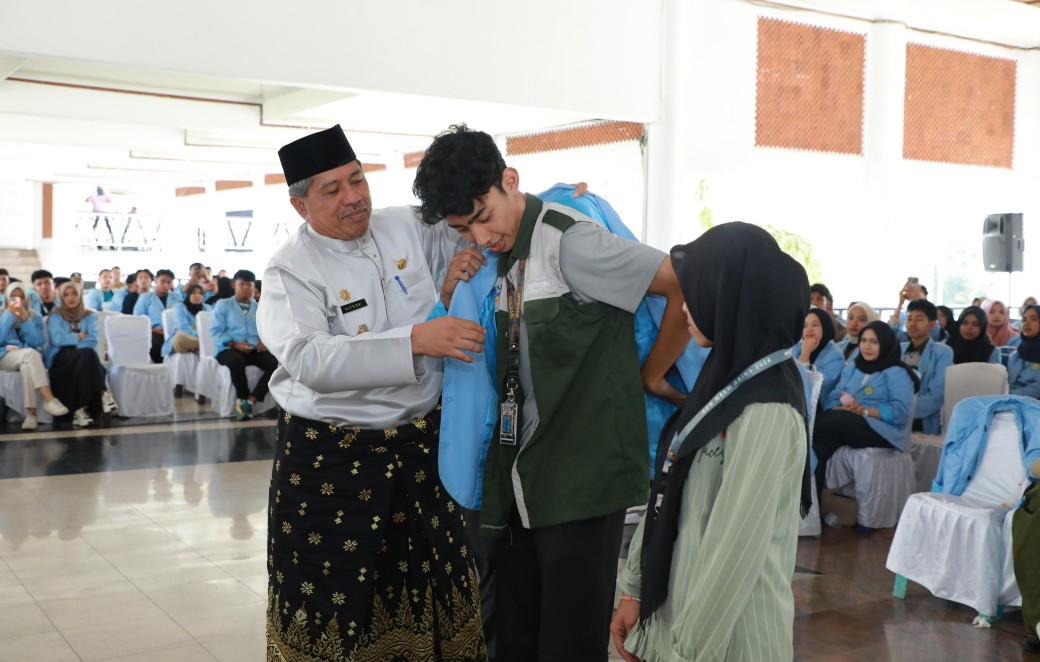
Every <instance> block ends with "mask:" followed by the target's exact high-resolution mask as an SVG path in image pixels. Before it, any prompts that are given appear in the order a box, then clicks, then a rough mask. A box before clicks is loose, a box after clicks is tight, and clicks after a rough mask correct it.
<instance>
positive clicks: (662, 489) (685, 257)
mask: <svg viewBox="0 0 1040 662" xmlns="http://www.w3.org/2000/svg"><path fill="white" fill-rule="evenodd" d="M671 258H672V264H673V265H674V267H675V273H676V276H677V277H678V279H679V283H680V286H681V287H682V292H683V297H684V298H685V299H686V304H685V306H684V308H685V309H686V310H687V315H688V319H687V323H688V325H689V327H690V334H691V335H692V336H693V338H694V340H695V341H696V342H697V344H698V345H700V346H701V347H711V348H712V350H711V352H710V353H709V354H708V358H707V359H706V361H705V363H704V367H703V368H702V369H701V372H700V375H699V376H698V378H697V381H696V383H695V384H694V386H693V390H692V391H691V392H690V395H689V397H688V398H687V399H686V402H685V403H684V404H683V406H682V408H681V409H680V410H679V411H678V412H677V413H676V414H675V415H674V416H673V417H672V418H671V419H670V420H669V422H668V423H667V424H666V425H665V429H664V431H663V433H662V435H661V438H660V442H661V443H660V445H659V447H658V452H657V472H656V474H655V478H654V483H653V486H652V487H651V495H650V503H649V507H648V509H647V514H646V517H645V518H644V520H643V522H642V523H641V524H640V525H639V528H638V529H637V530H636V532H635V535H634V536H633V538H632V547H631V549H630V550H629V555H628V560H627V563H626V566H625V569H624V570H623V571H622V573H621V575H620V576H619V578H618V587H619V588H620V590H621V601H620V604H619V606H618V610H617V611H616V612H615V615H614V619H613V621H612V622H611V634H612V636H613V638H614V643H615V645H616V646H617V649H618V651H620V652H621V654H622V656H623V657H624V658H625V659H626V660H628V661H630V662H631V661H632V660H635V659H637V657H636V656H638V658H641V659H644V660H669V661H670V660H680V659H681V660H718V659H723V658H725V659H747V660H766V659H768V660H784V659H787V660H790V659H792V657H793V636H792V635H793V624H794V596H793V594H792V592H791V578H792V576H793V573H794V561H795V551H796V546H797V538H798V520H799V506H800V505H801V506H802V507H805V508H806V509H807V508H808V507H809V505H811V493H810V491H809V485H810V482H809V467H808V461H807V457H806V455H807V442H806V404H805V392H804V387H803V382H802V377H801V372H800V370H799V368H798V366H797V365H796V364H795V362H794V361H791V360H789V359H787V358H786V357H787V356H788V355H789V353H790V348H791V346H792V345H794V343H795V341H797V340H798V337H799V335H800V334H801V330H802V326H803V325H804V320H805V314H806V309H807V308H808V302H809V281H808V279H807V278H806V275H805V270H804V269H802V267H801V266H800V265H799V264H798V263H797V262H795V261H794V260H793V259H791V258H790V257H789V256H788V255H787V254H785V253H784V252H782V251H781V250H780V247H779V246H777V244H776V241H775V240H774V239H773V238H772V237H771V236H769V234H768V233H767V232H765V231H764V230H762V229H761V228H758V227H755V226H752V225H748V224H745V223H726V224H723V225H719V226H716V227H714V228H712V229H711V230H708V231H707V232H706V233H704V234H703V235H702V236H701V237H700V238H699V239H697V240H696V241H694V242H693V243H691V244H687V245H685V246H676V247H675V248H673V249H672V253H671ZM828 321H829V320H828ZM767 357H772V358H771V360H770V362H764V361H763V359H766V358H767ZM763 363H764V365H763ZM756 365H758V366H760V367H762V368H763V369H762V370H761V371H760V372H758V373H757V374H754V375H753V376H750V377H748V378H746V379H745V380H744V381H742V382H741V383H740V385H739V386H737V387H736V388H735V389H734V390H732V391H731V392H730V393H729V395H728V397H726V398H725V399H723V400H721V401H720V402H717V403H716V404H715V406H713V407H710V408H707V407H706V405H708V404H709V403H710V402H715V401H714V400H713V398H714V396H715V395H716V394H718V393H719V392H720V390H722V389H724V388H726V387H727V386H728V385H731V384H732V383H733V382H734V380H735V379H736V378H737V377H738V376H739V375H741V374H747V373H746V371H747V370H748V369H749V368H751V367H752V366H756ZM706 409H707V412H706V413H704V415H703V416H702V415H701V413H703V412H705V410H706ZM673 441H675V442H676V443H677V446H673ZM673 449H674V452H673ZM723 460H725V461H723ZM666 462H667V465H665V463H666ZM637 620H638V621H639V624H638V626H637V625H636V622H637ZM626 649H627V650H626Z"/></svg>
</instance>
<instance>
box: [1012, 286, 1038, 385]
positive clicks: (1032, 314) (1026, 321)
mask: <svg viewBox="0 0 1040 662" xmlns="http://www.w3.org/2000/svg"><path fill="white" fill-rule="evenodd" d="M1008 386H1009V387H1010V388H1011V395H1027V396H1029V397H1031V398H1040V306H1026V307H1025V310H1024V311H1023V312H1022V333H1021V342H1019V343H1018V348H1017V349H1015V353H1014V354H1012V355H1011V357H1010V358H1009V359H1008Z"/></svg>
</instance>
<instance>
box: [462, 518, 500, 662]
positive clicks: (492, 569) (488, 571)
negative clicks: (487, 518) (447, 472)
mask: <svg viewBox="0 0 1040 662" xmlns="http://www.w3.org/2000/svg"><path fill="white" fill-rule="evenodd" d="M462 517H463V519H465V520H466V538H467V539H468V540H469V549H470V551H471V552H472V555H473V561H474V563H476V566H477V579H478V580H479V581H480V620H481V622H482V623H483V625H484V641H485V642H487V650H488V660H490V662H495V627H496V625H495V590H496V589H495V575H496V574H497V573H496V565H497V564H496V562H495V547H496V545H497V543H498V541H496V540H492V539H490V538H485V537H483V536H481V535H480V534H478V533H477V531H478V530H479V529H480V511H479V510H469V509H467V508H463V509H462Z"/></svg>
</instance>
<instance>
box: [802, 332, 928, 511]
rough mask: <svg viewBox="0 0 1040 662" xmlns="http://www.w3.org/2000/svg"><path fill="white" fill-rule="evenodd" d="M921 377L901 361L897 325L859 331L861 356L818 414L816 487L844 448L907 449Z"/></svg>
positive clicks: (822, 484)
mask: <svg viewBox="0 0 1040 662" xmlns="http://www.w3.org/2000/svg"><path fill="white" fill-rule="evenodd" d="M920 386H921V381H920V379H918V377H917V374H916V373H915V372H914V371H913V370H912V369H911V368H910V367H909V366H908V365H906V364H905V363H903V359H902V349H901V348H900V345H899V340H898V339H897V338H896V334H895V333H894V332H893V331H892V327H890V326H889V325H888V324H886V323H885V322H882V321H877V322H871V323H870V324H867V325H866V326H865V327H863V330H862V331H860V332H859V354H858V355H857V356H856V358H855V360H854V361H850V362H849V363H847V364H846V365H845V369H844V370H843V371H842V373H841V378H840V379H838V384H837V386H835V387H834V390H833V391H832V392H831V395H830V397H829V398H827V401H826V402H825V403H824V405H823V409H824V411H821V412H819V413H818V414H817V415H816V424H815V427H813V451H815V453H816V459H817V461H818V463H817V465H816V486H817V488H818V489H820V490H823V488H824V487H825V485H826V480H825V478H826V475H827V461H828V460H829V459H830V458H831V456H832V455H834V453H835V452H836V451H837V450H838V449H839V448H841V447H842V446H852V447H853V448H896V449H898V450H906V444H907V441H908V440H909V436H910V435H909V433H910V428H909V423H910V420H911V417H912V416H913V402H914V394H915V393H917V390H918V389H919V388H920Z"/></svg>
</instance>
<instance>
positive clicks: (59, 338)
mask: <svg viewBox="0 0 1040 662" xmlns="http://www.w3.org/2000/svg"><path fill="white" fill-rule="evenodd" d="M79 328H80V331H82V332H83V333H86V334H87V337H86V338H83V339H82V340H81V339H80V337H79V334H78V333H75V332H74V331H73V330H72V325H71V324H69V323H68V322H66V321H65V320H64V319H63V318H62V316H61V315H59V314H58V313H52V314H50V315H48V316H47V333H49V334H50V337H51V342H50V344H49V345H48V346H47V349H46V350H44V352H43V362H44V363H45V364H46V365H47V367H48V368H50V367H51V364H53V363H54V357H55V356H57V355H58V352H60V351H61V349H62V348H63V347H84V348H86V349H94V348H96V347H97V344H98V318H97V315H94V314H90V315H87V316H86V317H84V318H83V319H81V320H80V321H79Z"/></svg>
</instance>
